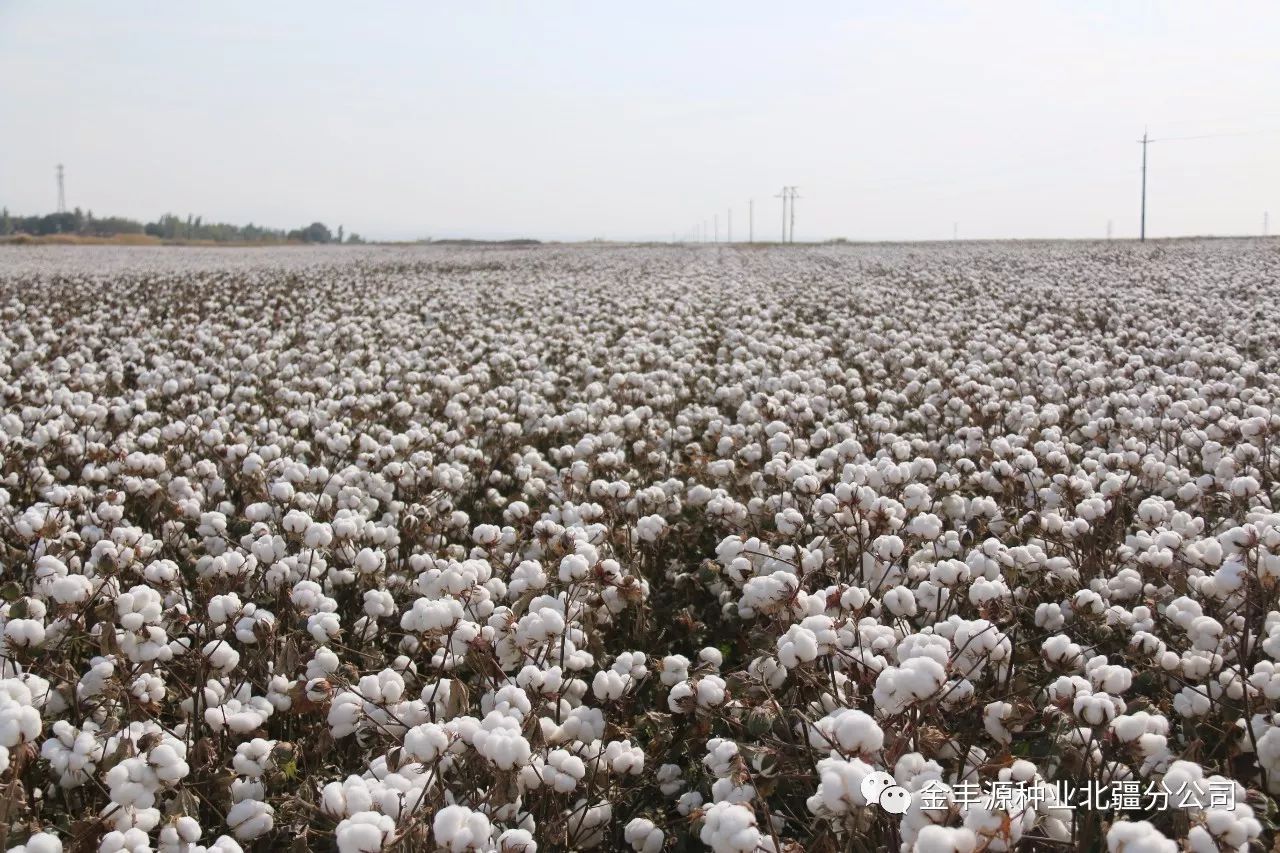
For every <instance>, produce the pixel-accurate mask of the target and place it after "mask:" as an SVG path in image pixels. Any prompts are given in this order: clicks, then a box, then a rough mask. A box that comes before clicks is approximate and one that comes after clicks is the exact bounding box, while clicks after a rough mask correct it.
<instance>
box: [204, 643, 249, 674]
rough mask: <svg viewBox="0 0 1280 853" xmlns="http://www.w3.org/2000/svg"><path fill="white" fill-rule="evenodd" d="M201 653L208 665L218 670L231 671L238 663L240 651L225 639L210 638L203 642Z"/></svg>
mask: <svg viewBox="0 0 1280 853" xmlns="http://www.w3.org/2000/svg"><path fill="white" fill-rule="evenodd" d="M202 654H203V655H204V657H205V659H206V660H208V661H209V665H210V666H212V667H213V668H214V669H216V670H218V671H219V672H224V673H227V672H231V671H232V670H234V669H235V668H236V666H237V665H238V664H239V663H240V653H239V652H237V651H236V650H235V649H233V648H232V647H231V646H230V645H228V643H227V642H226V641H225V640H210V641H209V642H208V643H205V646H204V649H203V650H202Z"/></svg>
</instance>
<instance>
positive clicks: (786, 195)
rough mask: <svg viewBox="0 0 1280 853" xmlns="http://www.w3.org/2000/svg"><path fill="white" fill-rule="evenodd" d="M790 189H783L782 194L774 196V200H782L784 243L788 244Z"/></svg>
mask: <svg viewBox="0 0 1280 853" xmlns="http://www.w3.org/2000/svg"><path fill="white" fill-rule="evenodd" d="M788 190H789V187H783V188H782V192H780V193H778V194H777V195H775V196H774V198H780V199H782V242H784V243H785V242H787V199H788V198H789V197H790V193H789V192H788Z"/></svg>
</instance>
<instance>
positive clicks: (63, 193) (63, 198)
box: [58, 163, 67, 213]
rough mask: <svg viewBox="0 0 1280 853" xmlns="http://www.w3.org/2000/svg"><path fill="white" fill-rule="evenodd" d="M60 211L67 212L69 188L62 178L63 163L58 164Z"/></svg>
mask: <svg viewBox="0 0 1280 853" xmlns="http://www.w3.org/2000/svg"><path fill="white" fill-rule="evenodd" d="M58 212H59V213H66V212H67V190H66V185H65V183H64V181H63V178H62V164H61V163H59V164H58Z"/></svg>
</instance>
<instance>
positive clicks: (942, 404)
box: [0, 242, 1280, 853]
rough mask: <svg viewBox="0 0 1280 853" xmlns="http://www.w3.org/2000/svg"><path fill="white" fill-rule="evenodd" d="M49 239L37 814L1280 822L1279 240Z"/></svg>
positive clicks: (13, 318) (42, 285)
mask: <svg viewBox="0 0 1280 853" xmlns="http://www.w3.org/2000/svg"><path fill="white" fill-rule="evenodd" d="M0 248H2V247H0ZM4 252H5V254H4V261H5V263H2V264H0V554H2V557H0V774H3V776H2V778H0V783H2V784H4V785H6V786H8V787H6V791H8V792H10V794H11V799H12V802H13V803H14V804H16V806H17V807H16V808H12V809H10V810H9V811H8V812H6V814H7V818H6V819H7V821H8V825H7V826H5V827H4V828H3V829H4V830H5V831H6V833H7V834H6V835H5V837H6V838H7V842H6V843H8V844H9V845H11V846H12V847H13V848H15V849H25V850H30V851H39V853H49V851H54V850H61V849H73V846H74V849H98V850H103V851H107V853H112V851H125V850H128V851H144V850H146V851H166V853H168V852H169V851H172V853H199V851H210V853H213V852H214V851H216V853H239V852H240V851H251V850H267V849H278V848H282V847H285V846H288V845H294V846H298V845H304V846H306V847H307V849H315V850H339V851H348V852H349V853H357V851H359V852H360V853H366V851H367V853H373V851H381V850H396V849H412V850H432V851H436V850H448V851H460V852H461V851H501V853H535V851H537V850H539V849H541V850H543V851H554V850H568V849H575V850H586V849H598V850H614V849H632V850H636V851H641V853H658V851H662V850H669V849H676V848H680V849H684V848H690V849H692V848H694V847H703V848H705V849H710V850H716V851H735V853H737V852H738V851H741V853H759V851H770V850H776V851H782V850H794V849H827V848H830V847H832V846H836V847H838V846H841V845H847V844H849V843H865V844H870V845H872V846H876V847H884V848H889V847H892V846H897V847H898V849H900V850H903V851H912V850H920V851H925V853H931V851H939V852H940V853H942V852H943V851H964V853H969V851H978V850H990V851H997V850H1007V851H1014V850H1020V849H1033V848H1039V847H1042V846H1049V845H1056V846H1058V847H1062V848H1064V849H1065V848H1066V847H1070V846H1073V845H1074V846H1081V847H1083V846H1090V847H1095V848H1098V849H1102V848H1104V847H1105V848H1106V849H1108V850H1114V851H1121V850H1123V851H1126V853H1133V851H1140V850H1150V851H1153V853H1155V851H1165V850H1174V849H1185V850H1194V851H1201V850H1204V851H1223V850H1248V849H1260V848H1262V847H1265V846H1269V845H1270V844H1271V843H1272V842H1274V840H1275V838H1274V835H1275V833H1274V830H1273V829H1272V828H1271V827H1272V825H1273V822H1274V797H1276V796H1277V795H1280V670H1278V669H1277V667H1280V608H1278V607H1277V605H1276V593H1277V589H1280V586H1278V584H1280V515H1278V514H1277V513H1276V511H1275V510H1276V509H1277V504H1276V501H1277V499H1280V492H1278V491H1277V483H1280V444H1278V443H1277V440H1276V439H1277V436H1280V415H1277V414H1275V412H1276V411H1277V409H1278V408H1280V406H1278V405H1277V395H1278V394H1280V356H1277V355H1276V352H1277V344H1280V321H1277V320H1276V319H1275V318H1274V316H1273V314H1274V312H1268V311H1265V310H1263V308H1262V307H1260V306H1265V304H1266V298H1267V294H1268V292H1269V291H1268V288H1269V287H1270V282H1272V281H1274V280H1275V279H1276V278H1277V276H1278V275H1280V259H1278V258H1277V256H1276V255H1275V253H1274V252H1269V251H1267V250H1266V249H1265V248H1264V247H1262V246H1259V245H1254V244H1246V243H1233V242H1215V243H1193V242H1187V243H1181V244H1178V245H1172V244H1171V245H1169V246H1166V247H1162V248H1161V250H1160V252H1158V253H1150V252H1147V251H1145V250H1139V249H1136V248H1131V247H1127V246H1119V245H1115V246H1111V245H1108V246H1106V247H1102V246H1092V245H1078V246H1075V245H1073V246H1067V245H1060V246H1058V245H1044V244H1038V245H1018V246H1013V245H994V244H992V245H974V246H965V247H962V248H958V249H955V250H948V251H947V252H946V253H945V254H944V253H932V252H927V251H920V250H918V249H904V248H899V247H838V246H830V247H814V248H811V249H807V250H805V251H803V252H799V251H798V252H786V253H781V252H772V251H762V252H757V253H751V254H750V256H748V255H746V254H744V255H741V256H736V255H732V256H721V255H714V254H712V253H702V252H690V251H688V250H687V249H684V250H675V249H661V248H655V247H649V248H643V249H635V248H627V249H620V248H609V247H595V248H583V247H572V248H570V247H539V248H512V249H507V250H504V251H503V252H501V253H494V252H492V251H491V250H484V249H478V248H476V249H473V248H466V247H427V248H413V249H395V248H387V247H381V248H376V249H375V248H356V247H353V248H350V249H347V248H344V249H343V251H342V252H335V253H325V255H324V256H323V257H321V256H319V255H316V254H314V253H303V252H295V251H292V250H280V251H278V252H277V251H274V250H257V251H255V252H239V251H236V250H219V251H218V252H211V251H204V250H189V251H184V252H183V253H165V254H155V253H141V252H137V251H128V250H121V249H110V248H104V249H103V250H102V252H100V253H95V255H94V258H93V259H92V261H89V260H87V256H86V255H82V254H76V253H71V252H64V251H59V250H52V249H45V248H34V249H32V248H30V247H23V248H20V249H19V248H16V247H15V248H8V249H5V250H4ZM727 259H731V260H727ZM476 294H482V298H477V296H476ZM673 318H674V319H673ZM880 774H885V775H884V776H882V775H880ZM885 776H887V778H888V779H889V780H890V781H891V782H892V785H893V787H895V788H900V789H901V790H902V792H904V793H903V794H902V795H901V796H902V797H903V798H904V799H903V801H902V805H903V806H904V809H903V810H902V811H901V812H900V813H899V812H890V811H888V810H886V809H885V808H883V807H882V806H881V805H880V804H878V803H877V802H876V801H875V797H868V795H867V792H866V791H864V790H863V783H864V782H865V781H866V780H868V779H875V780H879V782H884V781H885ZM1064 782H1071V783H1073V784H1076V785H1084V784H1086V783H1090V784H1093V785H1095V786H1096V785H1113V784H1115V785H1118V784H1124V785H1138V786H1141V788H1142V789H1144V790H1145V789H1147V788H1148V787H1149V786H1154V787H1153V790H1167V791H1179V792H1180V794H1179V796H1180V798H1181V799H1183V800H1185V802H1184V803H1182V804H1178V805H1175V806H1172V807H1170V808H1169V809H1166V810H1163V811H1161V810H1158V809H1150V808H1145V809H1144V808H1137V809H1113V810H1111V811H1104V810H1099V809H1096V808H1086V807H1082V806H1078V805H1077V806H1070V805H1069V804H1067V803H1064V802H1063V801H1062V800H1061V799H1060V798H1059V794H1060V791H1059V790H1058V788H1056V787H1055V785H1057V784H1058V783H1064ZM1010 785H1012V786H1017V787H1018V789H1019V790H1021V791H1023V792H1024V793H1025V792H1031V793H1029V794H1027V796H1026V799H1024V800H1016V799H1015V800H1014V801H999V802H997V801H995V800H993V799H990V798H988V796H987V793H980V794H979V795H974V793H973V791H974V789H977V790H978V791H979V792H984V791H986V790H987V789H991V788H992V787H993V786H1010ZM1224 792H1228V793H1229V794H1230V797H1227V798H1226V799H1227V800H1230V802H1227V801H1224V799H1223V795H1224ZM895 796H898V795H897V794H896V793H895ZM1073 809H1074V810H1073Z"/></svg>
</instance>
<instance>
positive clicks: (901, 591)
mask: <svg viewBox="0 0 1280 853" xmlns="http://www.w3.org/2000/svg"><path fill="white" fill-rule="evenodd" d="M881 603H882V604H883V605H884V606H885V608H886V609H888V611H889V612H890V613H892V614H893V615H894V616H915V615H916V597H915V595H913V594H912V592H911V590H909V589H907V588H906V587H904V586H898V587H894V588H893V589H891V590H889V591H888V592H886V593H885V594H884V597H883V598H882V599H881Z"/></svg>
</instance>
